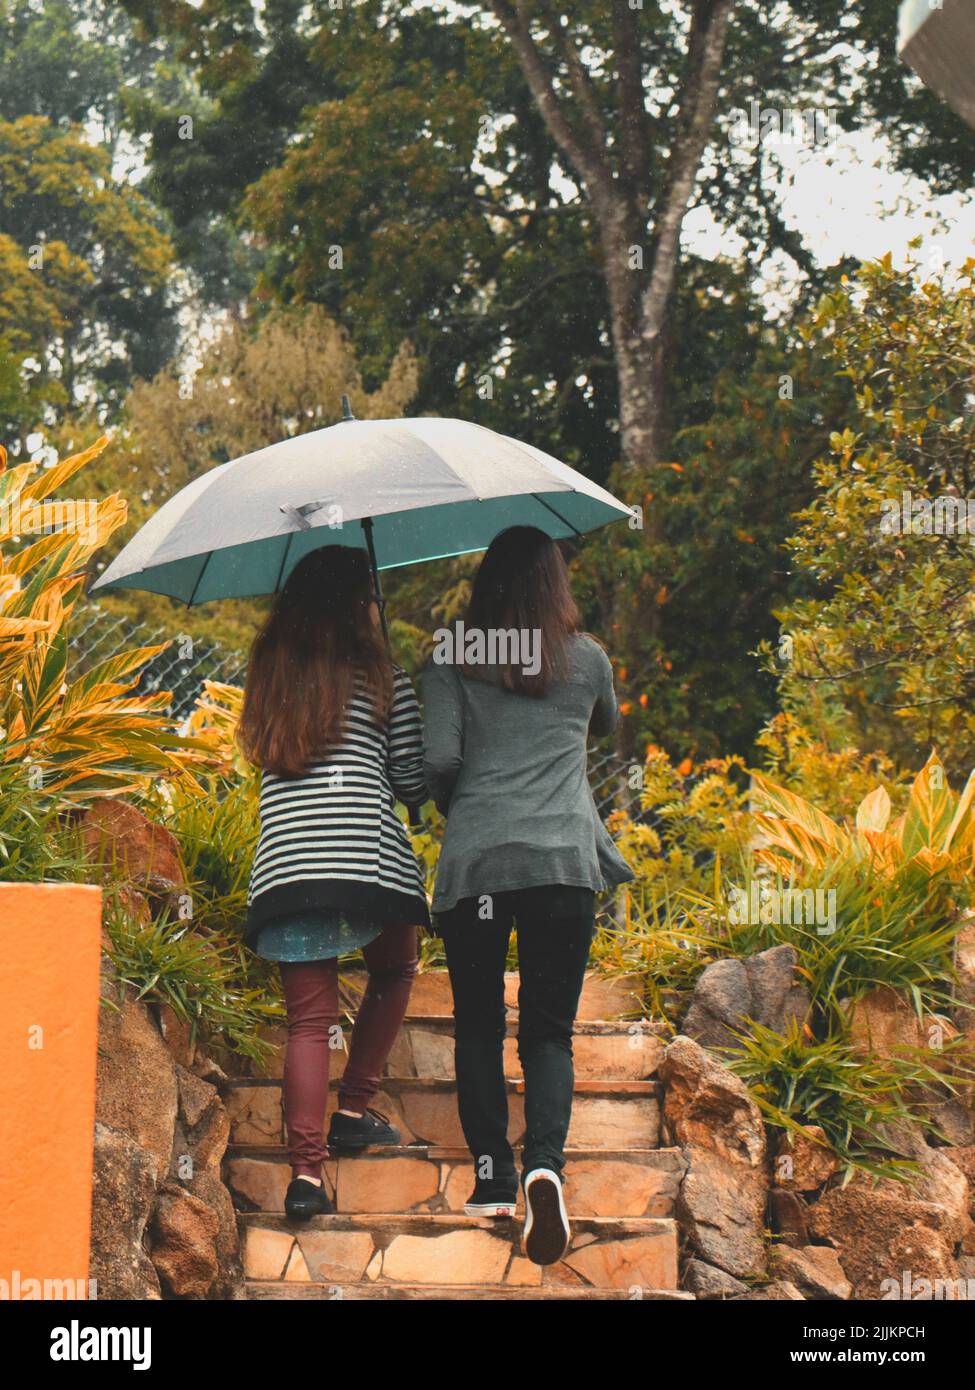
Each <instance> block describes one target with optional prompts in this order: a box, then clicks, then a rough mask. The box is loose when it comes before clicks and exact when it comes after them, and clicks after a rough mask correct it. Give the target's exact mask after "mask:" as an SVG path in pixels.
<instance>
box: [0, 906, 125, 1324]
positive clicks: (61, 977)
mask: <svg viewBox="0 0 975 1390" xmlns="http://www.w3.org/2000/svg"><path fill="white" fill-rule="evenodd" d="M101 899H102V895H101V889H99V888H91V887H88V886H87V885H82V884H35V883H24V884H20V883H13V884H0V1279H2V1280H5V1281H7V1285H8V1288H9V1286H10V1281H11V1278H12V1276H13V1271H19V1276H20V1280H21V1282H23V1281H24V1280H26V1279H40V1280H44V1279H86V1278H87V1275H88V1241H89V1226H90V1222H91V1177H92V1146H93V1132H94V1124H95V1066H96V1061H97V1055H98V1052H97V1049H98V997H99V962H100V953H101ZM38 1030H41V1031H40V1032H39V1031H38ZM32 1040H33V1045H32ZM38 1040H40V1041H41V1042H42V1044H43V1045H42V1046H38V1045H37V1042H38ZM2 1292H4V1290H3V1289H2V1288H0V1293H2ZM8 1296H9V1295H8Z"/></svg>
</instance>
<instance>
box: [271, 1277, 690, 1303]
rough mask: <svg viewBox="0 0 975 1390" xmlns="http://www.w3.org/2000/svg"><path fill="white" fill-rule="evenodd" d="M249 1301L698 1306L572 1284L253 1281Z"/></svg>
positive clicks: (670, 1293)
mask: <svg viewBox="0 0 975 1390" xmlns="http://www.w3.org/2000/svg"><path fill="white" fill-rule="evenodd" d="M246 1292H247V1297H248V1299H252V1298H253V1299H282V1300H288V1301H289V1302H290V1301H293V1300H295V1299H322V1300H328V1301H329V1302H333V1303H338V1302H350V1301H351V1302H355V1303H360V1302H363V1301H365V1300H367V1299H368V1300H369V1301H372V1302H383V1303H397V1302H400V1301H407V1300H418V1301H428V1302H437V1303H443V1302H451V1301H456V1302H464V1303H470V1302H475V1303H476V1302H484V1301H487V1300H491V1299H493V1300H496V1301H499V1302H501V1301H503V1302H512V1303H513V1302H516V1301H517V1302H519V1303H522V1302H525V1301H527V1302H529V1303H541V1302H549V1303H554V1302H560V1301H561V1302H574V1303H584V1302H592V1303H596V1302H604V1303H605V1302H611V1301H615V1302H617V1303H619V1302H626V1301H629V1300H632V1299H634V1298H638V1299H640V1301H641V1302H642V1301H643V1300H647V1301H650V1302H654V1301H659V1302H667V1303H694V1302H695V1301H696V1300H695V1298H694V1295H693V1294H692V1293H686V1292H685V1291H684V1290H683V1289H643V1288H641V1289H640V1290H639V1291H637V1292H634V1291H633V1290H631V1289H593V1288H574V1287H572V1286H571V1285H569V1284H549V1285H539V1286H536V1287H534V1288H532V1287H525V1286H524V1285H511V1284H322V1283H311V1282H309V1283H307V1284H295V1283H284V1282H283V1281H278V1282H277V1283H275V1282H273V1281H272V1282H270V1283H266V1282H264V1281H262V1280H259V1279H249V1280H248V1281H247V1285H246Z"/></svg>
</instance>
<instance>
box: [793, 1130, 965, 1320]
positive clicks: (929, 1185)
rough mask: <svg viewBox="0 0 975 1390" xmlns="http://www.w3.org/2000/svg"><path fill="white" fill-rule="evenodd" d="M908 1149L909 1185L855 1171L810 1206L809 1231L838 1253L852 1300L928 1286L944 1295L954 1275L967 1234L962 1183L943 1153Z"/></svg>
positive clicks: (888, 1296) (951, 1284)
mask: <svg viewBox="0 0 975 1390" xmlns="http://www.w3.org/2000/svg"><path fill="white" fill-rule="evenodd" d="M914 1147H915V1161H917V1162H919V1163H920V1164H921V1169H922V1171H921V1175H920V1178H919V1180H918V1182H917V1185H916V1187H914V1188H911V1187H908V1186H907V1185H906V1184H904V1183H899V1182H894V1181H891V1180H887V1179H884V1180H882V1181H880V1182H877V1183H873V1182H872V1181H871V1179H870V1178H869V1177H867V1176H866V1175H863V1174H857V1175H856V1176H854V1178H853V1179H852V1180H851V1181H850V1182H849V1183H848V1184H847V1186H846V1187H835V1188H832V1189H831V1190H830V1191H828V1192H827V1193H826V1194H825V1195H824V1196H823V1197H821V1198H820V1200H819V1201H818V1202H816V1203H815V1204H814V1205H813V1206H811V1207H810V1208H809V1213H808V1215H809V1224H810V1228H811V1230H812V1232H813V1234H814V1235H815V1236H816V1238H817V1239H819V1240H825V1241H828V1242H829V1243H830V1244H831V1245H832V1246H833V1247H834V1248H835V1250H836V1251H837V1254H838V1255H839V1259H840V1262H841V1264H842V1266H843V1270H844V1272H845V1273H846V1276H847V1278H848V1279H849V1280H850V1282H851V1284H852V1286H853V1297H854V1298H857V1299H881V1298H890V1297H892V1296H893V1297H904V1298H907V1297H910V1296H911V1295H910V1293H909V1292H904V1293H902V1294H897V1293H896V1292H894V1293H892V1290H896V1289H898V1288H904V1289H906V1290H910V1289H912V1288H914V1287H922V1288H923V1287H926V1286H928V1285H930V1286H931V1287H933V1288H941V1289H943V1290H949V1291H950V1289H951V1288H952V1286H953V1285H954V1283H955V1281H957V1279H958V1278H959V1274H958V1266H957V1263H956V1259H955V1254H956V1251H957V1249H958V1246H959V1243H960V1242H961V1241H962V1240H964V1239H965V1238H966V1236H967V1235H968V1233H969V1232H970V1230H971V1219H970V1217H969V1214H968V1183H967V1181H966V1179H965V1177H964V1174H963V1173H962V1172H961V1170H960V1169H959V1168H958V1167H957V1166H956V1165H955V1164H953V1163H952V1162H951V1161H950V1159H948V1158H946V1157H945V1151H944V1150H939V1149H927V1150H926V1152H925V1149H926V1146H924V1147H923V1148H922V1147H921V1146H920V1145H917V1144H916V1145H915V1146H914ZM940 1296H941V1297H945V1296H946V1294H945V1293H942V1294H941V1295H940ZM947 1296H949V1297H951V1296H952V1295H951V1293H950V1292H948V1294H947Z"/></svg>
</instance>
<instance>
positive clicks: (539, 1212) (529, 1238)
mask: <svg viewBox="0 0 975 1390" xmlns="http://www.w3.org/2000/svg"><path fill="white" fill-rule="evenodd" d="M569 1235H570V1231H569V1214H568V1212H567V1211H566V1209H565V1198H564V1197H563V1195H562V1184H561V1183H560V1182H559V1179H558V1175H557V1174H555V1173H553V1172H552V1170H551V1169H550V1168H534V1169H532V1171H531V1172H530V1173H529V1174H528V1175H527V1176H526V1178H525V1230H524V1244H525V1255H526V1256H527V1258H528V1259H529V1260H531V1261H532V1263H533V1264H536V1265H554V1264H557V1263H558V1261H559V1260H561V1258H562V1256H563V1255H564V1254H565V1252H566V1250H567V1249H568V1248H569Z"/></svg>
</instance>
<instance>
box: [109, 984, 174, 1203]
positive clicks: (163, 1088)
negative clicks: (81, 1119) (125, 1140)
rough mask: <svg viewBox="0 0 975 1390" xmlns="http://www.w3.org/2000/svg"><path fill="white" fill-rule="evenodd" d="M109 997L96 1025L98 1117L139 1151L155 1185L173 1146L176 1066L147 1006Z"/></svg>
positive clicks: (119, 995)
mask: <svg viewBox="0 0 975 1390" xmlns="http://www.w3.org/2000/svg"><path fill="white" fill-rule="evenodd" d="M113 992H114V994H115V999H114V1000H111V1001H110V1002H109V1003H108V1004H107V1005H106V1006H105V1007H103V1009H102V1012H101V1019H100V1023H99V1034H98V1043H99V1055H98V1073H97V1090H96V1105H95V1113H96V1118H97V1119H98V1120H99V1121H100V1122H101V1123H102V1124H103V1125H108V1126H110V1127H111V1128H112V1129H115V1130H118V1131H119V1132H120V1133H122V1134H125V1135H127V1136H128V1137H129V1138H130V1139H131V1140H132V1141H133V1143H134V1144H136V1146H137V1147H138V1148H139V1149H141V1150H142V1152H143V1153H144V1154H145V1155H146V1157H147V1158H148V1160H149V1163H150V1167H151V1170H152V1172H153V1174H154V1175H155V1179H156V1182H157V1184H159V1183H161V1182H162V1180H163V1178H164V1177H165V1175H166V1173H167V1171H168V1169H169V1160H170V1154H171V1152H172V1147H173V1129H174V1125H175V1123H176V1107H177V1084H176V1066H175V1063H174V1062H173V1059H172V1057H171V1056H170V1053H169V1050H168V1049H167V1047H166V1045H165V1043H164V1042H163V1040H162V1038H161V1037H160V1036H159V1030H158V1029H157V1028H156V1026H155V1024H154V1023H153V1022H152V1020H151V1018H150V1017H149V1012H148V1010H147V1009H146V1007H145V1005H144V1004H141V1003H139V1002H138V1001H136V1000H135V999H133V998H132V995H131V993H130V992H129V991H127V990H119V989H115V990H114V991H113ZM113 1004H114V1007H113V1006H112V1005H113Z"/></svg>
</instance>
